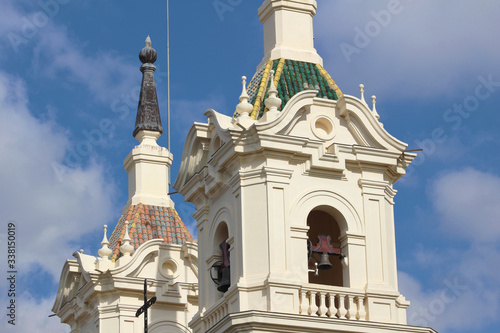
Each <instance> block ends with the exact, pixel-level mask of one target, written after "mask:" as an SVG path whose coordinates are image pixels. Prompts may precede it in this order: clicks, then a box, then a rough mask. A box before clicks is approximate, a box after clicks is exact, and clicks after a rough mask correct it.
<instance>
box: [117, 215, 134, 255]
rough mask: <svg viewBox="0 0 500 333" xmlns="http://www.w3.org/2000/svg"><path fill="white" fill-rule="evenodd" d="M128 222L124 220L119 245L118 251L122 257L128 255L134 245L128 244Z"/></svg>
mask: <svg viewBox="0 0 500 333" xmlns="http://www.w3.org/2000/svg"><path fill="white" fill-rule="evenodd" d="M128 226H129V222H128V221H125V235H124V236H123V239H122V241H123V245H122V246H120V252H121V253H122V254H123V256H124V257H128V256H130V254H131V253H132V252H133V251H134V247H133V246H132V245H130V241H131V239H130V236H129V229H128Z"/></svg>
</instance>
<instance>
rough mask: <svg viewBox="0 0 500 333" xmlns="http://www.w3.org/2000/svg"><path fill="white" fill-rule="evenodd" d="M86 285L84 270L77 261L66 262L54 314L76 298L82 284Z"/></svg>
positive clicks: (53, 309)
mask: <svg viewBox="0 0 500 333" xmlns="http://www.w3.org/2000/svg"><path fill="white" fill-rule="evenodd" d="M84 283H86V281H85V279H84V278H83V277H82V270H81V267H80V265H79V263H78V262H77V261H76V260H66V262H65V263H64V267H63V269H62V272H61V278H60V279H59V288H58V290H57V296H56V300H55V302H54V306H53V307H52V312H54V313H57V312H59V311H60V310H61V309H62V308H63V307H64V306H65V305H66V304H67V303H68V302H69V301H71V300H72V299H73V298H75V297H76V295H77V292H78V290H79V288H80V287H81V285H82V284H84Z"/></svg>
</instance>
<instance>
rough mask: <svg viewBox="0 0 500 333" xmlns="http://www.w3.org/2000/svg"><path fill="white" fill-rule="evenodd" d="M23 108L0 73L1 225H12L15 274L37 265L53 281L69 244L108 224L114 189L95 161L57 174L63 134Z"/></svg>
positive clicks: (13, 83)
mask: <svg viewBox="0 0 500 333" xmlns="http://www.w3.org/2000/svg"><path fill="white" fill-rule="evenodd" d="M28 105H29V101H28V99H27V96H26V89H25V87H24V83H23V81H21V80H20V79H19V78H17V77H14V76H10V75H7V74H5V73H3V72H0V119H2V121H1V122H0V138H1V141H2V145H0V154H1V155H2V159H3V161H4V163H1V164H0V183H1V184H2V192H1V194H0V212H1V220H2V221H5V222H7V221H14V222H15V223H16V226H17V238H18V260H19V266H20V267H19V270H20V271H23V272H28V270H29V268H30V267H32V265H33V264H34V263H37V264H39V265H40V266H41V267H42V268H43V269H45V270H47V271H48V272H50V274H51V275H52V276H53V277H54V279H57V278H58V277H59V274H60V270H61V268H62V265H63V264H64V260H65V259H66V258H68V257H69V256H70V255H71V253H73V252H74V250H77V249H75V248H71V245H70V243H71V242H76V241H78V240H79V239H80V237H82V236H84V235H85V234H86V233H89V232H91V231H93V230H95V229H96V228H99V227H100V226H102V225H103V224H105V223H109V222H110V219H111V218H112V216H113V214H112V212H113V208H114V207H113V202H112V200H113V197H114V195H115V188H114V185H113V181H112V180H111V179H110V178H109V177H107V176H106V172H105V169H104V168H103V166H102V165H100V164H99V163H97V162H91V163H90V165H89V166H88V167H85V168H82V167H75V168H68V167H66V168H65V169H64V173H63V174H61V171H60V170H59V174H58V173H57V172H56V170H57V169H54V165H59V163H61V162H62V161H63V159H64V156H65V152H66V149H67V148H68V146H69V140H68V137H67V134H66V133H65V132H64V131H63V130H62V129H60V128H58V127H57V125H56V124H54V123H52V122H50V121H45V122H42V121H40V120H39V119H37V118H35V117H34V116H33V115H32V114H31V113H30V110H29V109H28ZM1 232H2V233H5V232H6V230H1ZM4 237H5V236H4ZM4 239H5V238H4Z"/></svg>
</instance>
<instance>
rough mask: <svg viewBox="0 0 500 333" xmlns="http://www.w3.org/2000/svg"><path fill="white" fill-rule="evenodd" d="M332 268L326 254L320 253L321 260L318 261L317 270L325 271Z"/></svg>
mask: <svg viewBox="0 0 500 333" xmlns="http://www.w3.org/2000/svg"><path fill="white" fill-rule="evenodd" d="M330 268H332V264H331V263H330V258H328V253H324V252H323V253H321V258H320V260H319V265H318V269H321V270H326V269H330Z"/></svg>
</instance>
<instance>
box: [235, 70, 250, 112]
mask: <svg viewBox="0 0 500 333" xmlns="http://www.w3.org/2000/svg"><path fill="white" fill-rule="evenodd" d="M241 85H242V86H243V89H242V91H241V95H240V103H239V104H238V105H236V113H238V114H239V115H245V116H248V115H249V114H250V112H252V110H253V105H252V104H250V103H249V102H248V100H249V99H250V97H249V96H248V93H247V77H246V76H242V77H241Z"/></svg>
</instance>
